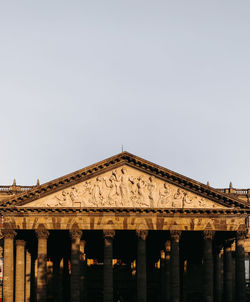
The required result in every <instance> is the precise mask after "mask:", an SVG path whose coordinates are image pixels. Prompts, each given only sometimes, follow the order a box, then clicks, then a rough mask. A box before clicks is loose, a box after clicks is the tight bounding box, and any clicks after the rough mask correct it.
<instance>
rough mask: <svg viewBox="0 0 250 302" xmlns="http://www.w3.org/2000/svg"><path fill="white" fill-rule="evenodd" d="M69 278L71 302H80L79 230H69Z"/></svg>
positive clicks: (80, 233) (80, 232)
mask: <svg viewBox="0 0 250 302" xmlns="http://www.w3.org/2000/svg"><path fill="white" fill-rule="evenodd" d="M70 235H71V277H70V297H71V300H70V301H71V302H80V287H81V283H80V240H81V236H82V231H81V230H78V229H76V230H71V231H70Z"/></svg>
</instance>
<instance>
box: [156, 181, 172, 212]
mask: <svg viewBox="0 0 250 302" xmlns="http://www.w3.org/2000/svg"><path fill="white" fill-rule="evenodd" d="M171 196H172V191H171V189H170V187H169V185H168V184H167V183H166V182H165V183H164V185H163V188H161V189H160V191H159V201H158V206H159V207H164V206H167V205H169V204H170V202H171Z"/></svg>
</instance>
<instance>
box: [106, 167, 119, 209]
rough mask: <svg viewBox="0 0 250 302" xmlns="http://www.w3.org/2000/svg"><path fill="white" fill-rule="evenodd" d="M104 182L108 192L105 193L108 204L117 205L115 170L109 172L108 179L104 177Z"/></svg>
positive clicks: (117, 194)
mask: <svg viewBox="0 0 250 302" xmlns="http://www.w3.org/2000/svg"><path fill="white" fill-rule="evenodd" d="M104 182H105V184H106V187H107V188H108V189H109V191H108V194H107V203H108V205H110V206H118V198H119V193H118V191H117V184H116V174H115V171H113V173H112V174H111V176H110V178H109V179H108V180H107V178H106V177H104Z"/></svg>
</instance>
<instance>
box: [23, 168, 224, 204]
mask: <svg viewBox="0 0 250 302" xmlns="http://www.w3.org/2000/svg"><path fill="white" fill-rule="evenodd" d="M23 207H105V208H106V207H126V208H225V207H224V206H222V205H220V204H217V203H215V202H213V201H211V200H209V199H206V198H203V197H201V196H199V195H196V194H194V193H191V192H189V191H187V190H185V189H182V188H179V187H177V186H174V185H172V184H170V183H167V182H164V181H163V180H162V179H160V178H156V177H154V176H152V175H150V174H147V173H145V172H142V171H140V170H137V169H134V168H131V167H130V166H126V165H124V166H122V167H120V168H117V169H114V170H111V171H109V172H106V173H103V174H101V175H99V176H97V177H93V178H90V179H88V180H86V181H84V182H81V183H78V184H76V185H74V186H71V187H69V188H66V189H64V190H61V191H58V192H56V193H53V194H50V195H48V196H46V197H43V198H40V199H37V200H35V201H32V202H30V203H27V204H25V205H23Z"/></svg>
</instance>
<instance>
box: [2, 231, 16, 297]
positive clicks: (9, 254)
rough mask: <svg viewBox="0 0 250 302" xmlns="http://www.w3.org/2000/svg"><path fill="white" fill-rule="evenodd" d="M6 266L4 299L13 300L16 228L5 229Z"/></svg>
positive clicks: (4, 272) (4, 270)
mask: <svg viewBox="0 0 250 302" xmlns="http://www.w3.org/2000/svg"><path fill="white" fill-rule="evenodd" d="M2 233H3V236H4V268H3V301H4V302H13V298H14V295H13V292H14V291H13V289H14V249H13V247H14V237H15V235H16V232H15V231H14V230H3V231H2Z"/></svg>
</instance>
